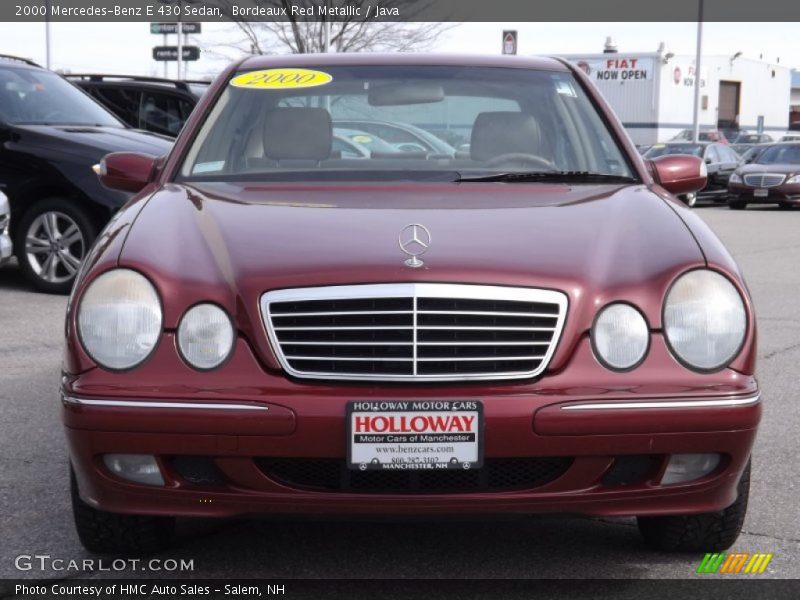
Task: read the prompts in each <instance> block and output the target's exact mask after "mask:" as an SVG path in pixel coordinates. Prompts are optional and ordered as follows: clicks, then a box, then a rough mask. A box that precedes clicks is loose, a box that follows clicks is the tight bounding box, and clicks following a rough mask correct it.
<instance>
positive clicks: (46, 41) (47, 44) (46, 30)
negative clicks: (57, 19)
mask: <svg viewBox="0 0 800 600" xmlns="http://www.w3.org/2000/svg"><path fill="white" fill-rule="evenodd" d="M44 8H45V10H46V11H47V13H46V14H45V17H44V51H45V56H44V65H45V67H47V69H48V70H50V68H51V65H50V0H46V2H45V4H44Z"/></svg>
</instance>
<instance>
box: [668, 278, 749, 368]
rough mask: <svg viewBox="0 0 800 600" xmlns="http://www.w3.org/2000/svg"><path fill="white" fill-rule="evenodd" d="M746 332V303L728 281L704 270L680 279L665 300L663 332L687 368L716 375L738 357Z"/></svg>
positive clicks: (675, 353) (671, 347) (677, 356)
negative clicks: (712, 372)
mask: <svg viewBox="0 0 800 600" xmlns="http://www.w3.org/2000/svg"><path fill="white" fill-rule="evenodd" d="M746 329H747V316H746V314H745V309H744V302H743V301H742V297H741V296H740V295H739V292H738V290H737V289H736V288H735V287H734V286H733V284H732V283H731V282H730V281H728V280H727V279H726V278H725V277H723V276H722V275H720V274H719V273H717V272H715V271H708V270H704V269H700V270H696V271H690V272H689V273H686V274H685V275H683V276H681V277H680V278H679V279H678V280H677V281H676V282H675V283H674V284H673V285H672V288H670V290H669V293H667V297H666V299H665V300H664V332H665V333H666V338H667V343H668V344H669V347H670V349H671V350H672V352H673V354H674V355H675V356H676V358H678V359H679V360H680V361H681V362H683V363H684V364H685V365H686V366H688V367H690V368H692V369H695V370H699V371H713V370H716V369H720V368H722V367H724V366H726V365H727V364H728V363H729V362H730V361H731V360H733V358H734V357H735V356H736V355H737V354H738V353H739V349H740V348H741V346H742V342H743V341H744V336H745V331H746Z"/></svg>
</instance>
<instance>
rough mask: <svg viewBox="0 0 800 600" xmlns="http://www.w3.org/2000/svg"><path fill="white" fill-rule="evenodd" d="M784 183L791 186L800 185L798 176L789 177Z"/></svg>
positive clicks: (799, 176)
mask: <svg viewBox="0 0 800 600" xmlns="http://www.w3.org/2000/svg"><path fill="white" fill-rule="evenodd" d="M786 183H789V184H792V185H794V184H797V183H800V175H792V176H791V177H789V179H787V180H786Z"/></svg>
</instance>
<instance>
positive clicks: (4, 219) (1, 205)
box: [0, 192, 11, 265]
mask: <svg viewBox="0 0 800 600" xmlns="http://www.w3.org/2000/svg"><path fill="white" fill-rule="evenodd" d="M10 215H11V209H10V208H9V206H8V198H6V195H5V194H4V193H3V192H0V265H2V264H4V263H5V262H6V261H7V260H8V259H9V258H10V257H11V238H10V237H9V235H8V220H9V216H10Z"/></svg>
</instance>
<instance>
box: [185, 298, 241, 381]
mask: <svg viewBox="0 0 800 600" xmlns="http://www.w3.org/2000/svg"><path fill="white" fill-rule="evenodd" d="M234 337H235V336H234V332H233V325H231V320H230V319H229V318H228V315H227V314H226V313H225V311H224V310H222V309H221V308H220V307H219V306H216V305H215V304H198V305H197V306H194V307H192V308H190V309H189V310H187V311H186V314H185V315H183V318H182V319H181V323H180V325H179V326H178V349H179V350H180V352H181V355H182V356H183V358H184V360H186V362H188V363H189V364H190V365H191V366H193V367H194V368H196V369H202V370H206V369H213V368H215V367H218V366H219V365H221V364H222V363H223V362H224V361H225V359H226V358H228V355H229V354H230V353H231V350H233V342H234Z"/></svg>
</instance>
